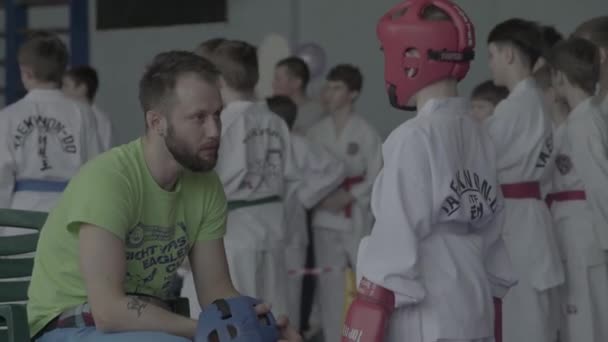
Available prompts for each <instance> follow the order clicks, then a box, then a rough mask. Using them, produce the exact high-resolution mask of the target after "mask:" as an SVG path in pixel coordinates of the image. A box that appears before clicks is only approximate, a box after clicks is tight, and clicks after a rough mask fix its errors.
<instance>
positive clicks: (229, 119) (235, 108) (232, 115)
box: [220, 100, 255, 134]
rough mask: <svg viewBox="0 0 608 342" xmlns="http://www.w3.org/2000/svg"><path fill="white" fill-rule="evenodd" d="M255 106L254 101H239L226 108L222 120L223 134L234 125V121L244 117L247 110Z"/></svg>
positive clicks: (221, 116) (229, 104)
mask: <svg viewBox="0 0 608 342" xmlns="http://www.w3.org/2000/svg"><path fill="white" fill-rule="evenodd" d="M253 104H255V102H253V101H244V100H238V101H233V102H230V103H228V104H227V105H226V106H224V109H223V110H222V113H221V114H220V118H221V120H222V134H224V132H225V131H226V130H227V129H228V127H230V126H231V125H232V123H233V122H234V120H236V119H237V118H238V117H239V116H241V115H243V113H245V111H246V110H247V108H249V107H250V106H251V105H253Z"/></svg>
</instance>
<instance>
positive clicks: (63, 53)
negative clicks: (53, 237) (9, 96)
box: [0, 32, 101, 230]
mask: <svg viewBox="0 0 608 342" xmlns="http://www.w3.org/2000/svg"><path fill="white" fill-rule="evenodd" d="M18 59H19V68H20V69H21V80H22V81H23V85H24V86H25V88H26V89H27V91H28V93H27V95H26V96H25V97H24V98H23V99H21V100H19V101H17V102H16V103H14V104H12V105H10V106H8V107H6V108H4V109H3V110H2V111H1V112H0V208H13V209H26V210H40V211H48V210H49V209H51V207H53V205H54V204H55V202H56V200H57V199H58V198H59V195H60V194H61V192H63V189H64V188H65V186H66V185H67V182H68V181H69V180H70V178H71V177H72V176H73V175H74V174H76V172H77V171H78V169H79V168H80V166H81V165H82V164H84V163H85V162H86V161H87V160H89V159H91V158H92V157H94V156H95V155H97V154H98V153H99V152H100V150H101V146H100V142H99V139H98V137H97V133H96V130H97V128H96V126H95V121H94V115H93V113H92V112H91V109H90V108H89V107H88V106H86V105H83V104H80V103H77V102H75V101H73V100H71V99H69V98H68V97H66V96H65V95H63V94H62V93H61V90H60V88H61V78H62V76H63V74H64V72H65V69H66V67H67V63H68V51H67V47H66V46H65V44H64V43H63V42H62V41H61V39H59V37H57V36H56V35H55V34H53V33H50V32H36V33H33V34H32V35H31V36H30V37H29V39H28V40H27V41H26V42H25V43H24V44H23V45H22V46H21V47H20V49H19V55H18ZM7 229H9V228H7ZM0 230H2V228H0Z"/></svg>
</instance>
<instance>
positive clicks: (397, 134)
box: [342, 0, 514, 342]
mask: <svg viewBox="0 0 608 342" xmlns="http://www.w3.org/2000/svg"><path fill="white" fill-rule="evenodd" d="M378 36H379V39H380V41H381V44H382V50H383V51H384V58H385V80H386V89H387V92H388V94H389V98H390V101H391V104H392V105H393V106H395V107H397V108H402V109H413V108H417V109H418V115H417V116H416V117H415V118H413V119H411V120H409V121H407V122H406V123H404V124H402V125H401V126H400V127H399V128H397V129H396V130H395V131H393V133H392V134H391V135H390V136H389V138H388V139H387V140H386V142H385V144H384V146H383V158H384V169H383V170H382V171H381V173H380V175H379V176H378V178H377V179H376V182H375V184H374V188H373V193H372V202H371V204H372V211H373V213H374V216H375V218H376V222H375V225H374V228H373V230H372V233H371V235H370V236H368V237H367V238H365V239H364V240H363V241H362V243H361V245H360V248H359V255H358V262H357V272H358V278H360V279H361V280H360V283H359V289H358V297H357V299H355V301H354V302H353V304H352V305H351V307H350V309H349V312H348V315H347V318H346V323H345V326H344V329H343V337H342V341H359V342H362V341H366V342H367V341H374V342H380V341H395V342H397V341H399V342H402V341H408V342H436V341H494V337H493V336H494V330H493V307H492V297H493V296H495V297H496V296H498V297H500V296H502V295H504V293H505V292H506V291H507V290H508V288H509V287H510V286H512V285H513V284H514V280H513V277H512V273H511V269H510V262H509V259H508V257H507V255H506V250H505V248H504V245H503V243H502V240H501V230H500V229H501V224H500V220H501V218H502V215H501V213H502V206H503V199H502V194H501V191H500V189H499V187H498V182H497V176H496V162H495V155H494V153H495V152H494V150H493V148H492V144H491V142H490V140H489V137H488V136H487V135H485V134H484V132H483V130H482V128H481V127H480V126H479V125H478V124H477V123H476V122H475V121H474V119H472V118H471V117H470V116H469V115H468V113H469V110H470V106H469V103H468V101H467V100H466V99H463V98H459V97H457V83H458V81H460V80H461V79H463V78H464V76H465V75H466V74H467V72H468V69H469V63H470V61H471V59H472V58H473V47H474V31H473V26H472V24H471V22H470V20H469V18H468V17H467V16H466V14H465V13H464V12H463V11H462V9H460V8H459V7H458V6H456V5H455V4H454V3H452V2H450V1H449V0H410V1H405V2H403V3H401V4H399V5H397V6H396V7H394V8H393V9H391V10H390V11H389V12H388V13H387V14H386V15H385V16H383V17H382V18H381V20H380V23H379V24H378ZM385 337H386V338H385Z"/></svg>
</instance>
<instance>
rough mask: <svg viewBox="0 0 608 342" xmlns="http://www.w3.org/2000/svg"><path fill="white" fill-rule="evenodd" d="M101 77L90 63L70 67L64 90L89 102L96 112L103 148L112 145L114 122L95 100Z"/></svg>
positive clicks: (64, 78) (64, 77) (66, 74)
mask: <svg viewBox="0 0 608 342" xmlns="http://www.w3.org/2000/svg"><path fill="white" fill-rule="evenodd" d="M98 88H99V78H98V77H97V71H96V70H95V69H94V68H93V67H91V66H88V65H82V66H77V67H73V68H71V69H69V70H68V71H67V72H66V73H65V75H64V76H63V84H62V90H63V92H64V93H65V94H66V95H68V96H69V97H71V98H73V99H75V100H77V101H81V102H84V103H87V104H88V105H90V106H91V109H93V113H95V121H96V123H97V132H98V134H99V139H100V141H101V144H102V147H103V150H104V151H105V150H109V149H110V147H112V122H111V121H110V118H109V117H108V114H106V113H105V112H104V111H102V110H101V109H100V108H99V106H97V105H96V104H95V103H94V102H95V96H96V95H97V89H98Z"/></svg>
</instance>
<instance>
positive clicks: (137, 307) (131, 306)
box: [127, 297, 149, 318]
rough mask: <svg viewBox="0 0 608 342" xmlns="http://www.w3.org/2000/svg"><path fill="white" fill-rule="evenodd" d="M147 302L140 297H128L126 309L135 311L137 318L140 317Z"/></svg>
mask: <svg viewBox="0 0 608 342" xmlns="http://www.w3.org/2000/svg"><path fill="white" fill-rule="evenodd" d="M148 302H149V300H147V298H142V297H129V301H128V302H127V309H128V310H133V311H137V318H139V317H141V314H142V312H143V311H144V309H145V308H146V306H148Z"/></svg>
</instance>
